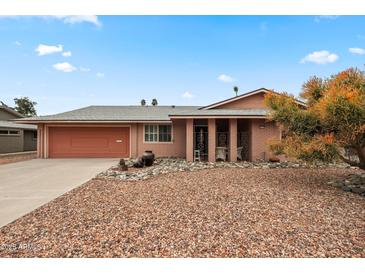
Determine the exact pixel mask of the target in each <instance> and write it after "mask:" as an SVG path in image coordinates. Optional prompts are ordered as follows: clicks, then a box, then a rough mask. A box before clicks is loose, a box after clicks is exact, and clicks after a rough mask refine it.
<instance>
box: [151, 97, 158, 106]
mask: <svg viewBox="0 0 365 274" xmlns="http://www.w3.org/2000/svg"><path fill="white" fill-rule="evenodd" d="M157 105H158V102H157V99H156V98H153V99H152V106H157Z"/></svg>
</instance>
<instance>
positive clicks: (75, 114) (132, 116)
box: [18, 106, 199, 122]
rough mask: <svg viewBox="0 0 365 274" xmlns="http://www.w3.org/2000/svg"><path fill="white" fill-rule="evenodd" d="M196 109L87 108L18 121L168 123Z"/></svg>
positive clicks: (151, 107) (189, 107)
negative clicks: (173, 115) (172, 116)
mask: <svg viewBox="0 0 365 274" xmlns="http://www.w3.org/2000/svg"><path fill="white" fill-rule="evenodd" d="M198 108H199V107H198V106H89V107H85V108H80V109H76V110H72V111H67V112H63V113H60V114H55V115H47V116H39V117H30V118H24V119H18V121H24V122H25V121H26V122H32V121H33V122H34V121H39V122H40V121H45V122H47V121H170V118H169V115H170V114H179V113H186V112H190V111H194V110H197V109H198Z"/></svg>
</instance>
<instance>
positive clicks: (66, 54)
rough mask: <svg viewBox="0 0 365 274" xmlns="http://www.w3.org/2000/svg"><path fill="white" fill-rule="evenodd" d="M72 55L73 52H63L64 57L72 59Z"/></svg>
mask: <svg viewBox="0 0 365 274" xmlns="http://www.w3.org/2000/svg"><path fill="white" fill-rule="evenodd" d="M71 55H72V53H71V51H64V52H62V56H65V57H70V56H71Z"/></svg>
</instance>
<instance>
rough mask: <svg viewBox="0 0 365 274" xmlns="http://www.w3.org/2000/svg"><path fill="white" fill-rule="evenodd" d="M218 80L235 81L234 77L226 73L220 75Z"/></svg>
mask: <svg viewBox="0 0 365 274" xmlns="http://www.w3.org/2000/svg"><path fill="white" fill-rule="evenodd" d="M218 80H219V81H222V82H225V83H232V82H233V81H234V79H233V78H232V77H231V76H229V75H226V74H221V75H219V76H218Z"/></svg>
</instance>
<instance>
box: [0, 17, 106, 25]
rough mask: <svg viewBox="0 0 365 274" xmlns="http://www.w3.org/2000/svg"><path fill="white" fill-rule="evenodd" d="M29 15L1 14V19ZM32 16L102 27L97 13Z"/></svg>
mask: <svg viewBox="0 0 365 274" xmlns="http://www.w3.org/2000/svg"><path fill="white" fill-rule="evenodd" d="M29 17H30V16H17V15H15V16H14V15H5V16H3V15H2V16H0V19H2V18H10V19H17V20H19V19H23V18H29ZM32 17H36V18H41V19H43V20H49V19H57V20H62V21H63V22H64V23H65V24H77V23H90V24H94V25H96V26H97V27H101V25H102V23H101V22H100V20H99V18H98V16H96V15H48V16H32Z"/></svg>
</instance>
